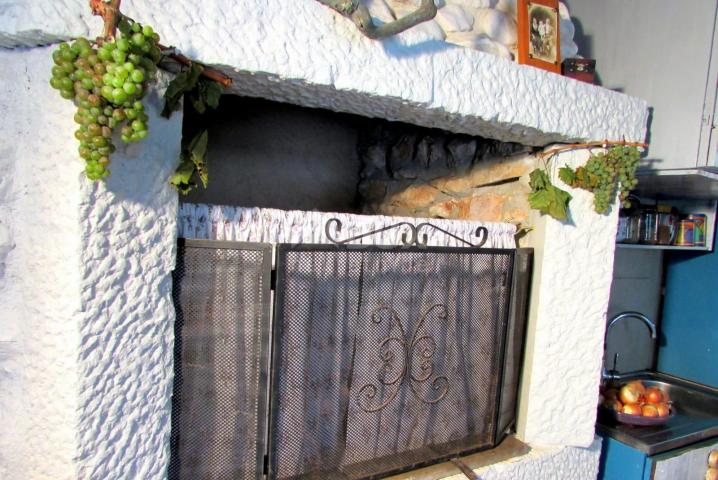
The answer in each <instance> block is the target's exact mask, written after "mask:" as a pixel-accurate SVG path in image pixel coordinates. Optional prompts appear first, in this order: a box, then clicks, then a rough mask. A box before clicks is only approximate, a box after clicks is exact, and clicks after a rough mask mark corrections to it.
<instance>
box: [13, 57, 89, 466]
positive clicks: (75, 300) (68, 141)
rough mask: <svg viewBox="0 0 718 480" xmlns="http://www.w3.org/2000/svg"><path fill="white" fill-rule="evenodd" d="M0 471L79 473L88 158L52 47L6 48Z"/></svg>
mask: <svg viewBox="0 0 718 480" xmlns="http://www.w3.org/2000/svg"><path fill="white" fill-rule="evenodd" d="M0 63H1V64H2V65H3V68H2V69H1V70H0V89H1V91H0V118H2V122H0V167H1V168H2V170H1V172H2V173H0V179H1V180H0V224H2V226H1V227H0V228H1V229H2V230H3V231H4V238H3V240H2V246H0V250H2V252H4V253H2V254H0V263H4V267H3V268H1V269H0V425H2V428H0V478H3V479H25V478H33V479H35V478H53V479H55V478H57V479H66V478H75V471H76V470H75V462H74V457H75V454H76V440H75V438H76V435H77V422H78V414H77V406H78V396H77V392H78V385H79V380H78V372H77V369H76V357H77V354H78V344H79V339H78V331H77V321H76V313H77V311H78V310H79V309H80V295H79V294H80V288H79V285H80V271H79V268H78V267H79V262H80V253H81V250H80V216H79V211H78V208H77V205H78V202H79V199H80V193H79V187H80V171H81V169H82V165H81V164H80V162H79V160H78V159H77V158H76V156H75V152H76V150H77V147H76V145H75V140H74V137H73V130H74V125H73V121H72V115H73V113H74V111H73V107H72V105H71V104H70V103H69V102H67V101H64V100H61V99H59V97H58V99H59V100H58V101H53V100H52V99H53V98H55V97H56V96H57V92H54V91H52V90H51V88H50V86H49V85H48V80H49V71H50V67H51V66H52V60H51V58H50V53H49V49H45V48H42V49H32V50H16V51H0Z"/></svg>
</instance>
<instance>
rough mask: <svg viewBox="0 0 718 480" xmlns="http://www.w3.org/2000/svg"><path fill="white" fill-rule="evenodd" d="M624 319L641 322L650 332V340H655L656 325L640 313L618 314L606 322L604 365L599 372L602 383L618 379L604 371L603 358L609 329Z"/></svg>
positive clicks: (604, 349)
mask: <svg viewBox="0 0 718 480" xmlns="http://www.w3.org/2000/svg"><path fill="white" fill-rule="evenodd" d="M625 318H636V319H638V320H641V321H642V322H643V323H645V324H646V326H647V327H648V330H650V331H651V339H652V340H655V339H656V324H655V323H653V322H652V321H651V320H650V319H649V318H648V317H647V316H645V315H644V314H642V313H640V312H622V313H619V314H618V315H616V316H615V317H613V318H612V319H611V321H610V322H608V326H607V327H606V334H605V336H604V337H603V356H604V365H603V369H602V370H601V381H603V382H605V381H608V380H614V379H616V378H617V377H618V375H616V374H615V373H611V372H609V371H608V370H607V369H606V365H605V362H606V359H605V357H606V347H607V343H608V333H609V332H610V331H611V328H612V327H613V326H614V325H615V324H616V323H618V322H620V321H621V320H623V319H625ZM614 368H615V365H614Z"/></svg>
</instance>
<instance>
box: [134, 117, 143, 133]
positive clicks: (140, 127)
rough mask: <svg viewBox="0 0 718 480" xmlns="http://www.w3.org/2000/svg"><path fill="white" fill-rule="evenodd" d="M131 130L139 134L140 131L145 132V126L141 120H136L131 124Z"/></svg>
mask: <svg viewBox="0 0 718 480" xmlns="http://www.w3.org/2000/svg"><path fill="white" fill-rule="evenodd" d="M132 130H134V131H135V132H141V131H142V130H147V126H146V125H145V123H144V122H143V121H142V120H139V119H137V120H134V121H133V122H132Z"/></svg>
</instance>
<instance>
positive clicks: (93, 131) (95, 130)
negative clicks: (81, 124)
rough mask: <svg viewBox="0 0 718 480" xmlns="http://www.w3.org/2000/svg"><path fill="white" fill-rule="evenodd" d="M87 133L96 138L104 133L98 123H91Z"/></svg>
mask: <svg viewBox="0 0 718 480" xmlns="http://www.w3.org/2000/svg"><path fill="white" fill-rule="evenodd" d="M87 132H88V133H89V134H90V136H92V137H96V136H98V135H100V134H101V133H102V127H100V125H99V124H97V123H91V124H89V125H88V126H87Z"/></svg>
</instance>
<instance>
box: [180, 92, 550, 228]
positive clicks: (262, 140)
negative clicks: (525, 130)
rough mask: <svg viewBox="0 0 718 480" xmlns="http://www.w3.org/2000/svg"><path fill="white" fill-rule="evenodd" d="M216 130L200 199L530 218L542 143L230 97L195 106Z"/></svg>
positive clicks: (197, 193)
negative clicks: (531, 181)
mask: <svg viewBox="0 0 718 480" xmlns="http://www.w3.org/2000/svg"><path fill="white" fill-rule="evenodd" d="M198 128H203V129H204V128H206V129H207V131H208V133H209V139H210V140H209V147H208V152H207V158H208V162H209V185H208V187H207V188H206V189H203V188H201V187H200V188H198V189H196V190H194V191H193V192H191V193H190V194H189V195H187V196H184V197H182V198H181V201H182V202H185V203H191V204H208V205H229V206H242V207H264V208H277V209H284V210H305V211H311V210H314V211H323V212H348V213H364V214H371V215H377V214H378V215H389V216H405V217H422V218H443V219H457V220H476V221H490V222H509V223H514V224H519V223H525V222H526V221H527V219H528V217H529V212H530V208H529V205H528V201H527V195H528V193H529V191H530V189H529V187H528V180H527V178H528V173H529V172H530V171H531V170H532V169H533V168H534V167H535V166H536V165H537V163H536V159H535V156H534V155H533V150H534V149H533V148H532V147H528V146H526V145H521V144H519V143H511V142H501V141H498V140H493V139H489V138H483V137H480V136H470V135H465V134H458V133H452V132H447V131H445V130H440V129H436V128H426V127H419V126H416V125H411V124H407V123H401V122H391V121H388V120H383V119H377V118H367V117H362V116H359V115H354V114H347V113H337V112H332V111H329V110H322V109H313V108H308V107H301V106H296V105H290V104H285V103H279V102H274V101H270V100H265V99H257V98H248V97H239V96H234V95H226V96H224V97H222V101H221V102H220V106H219V108H218V109H217V110H216V111H208V112H207V113H205V114H204V115H198V114H196V113H195V112H194V110H193V108H192V107H191V106H187V107H186V108H185V127H184V131H185V134H188V132H194V131H197V129H198Z"/></svg>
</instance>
